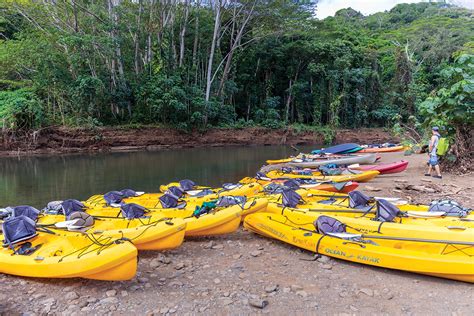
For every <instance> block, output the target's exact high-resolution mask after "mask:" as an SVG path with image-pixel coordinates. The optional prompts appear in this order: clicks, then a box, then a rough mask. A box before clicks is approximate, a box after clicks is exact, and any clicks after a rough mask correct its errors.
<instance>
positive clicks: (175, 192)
mask: <svg viewBox="0 0 474 316" xmlns="http://www.w3.org/2000/svg"><path fill="white" fill-rule="evenodd" d="M167 191H168V192H170V193H171V194H173V195H174V196H176V197H177V198H178V199H179V198H181V197H182V196H183V195H184V190H183V189H181V188H180V187H177V186H175V185H173V186H170V187H169V188H168V190H167Z"/></svg>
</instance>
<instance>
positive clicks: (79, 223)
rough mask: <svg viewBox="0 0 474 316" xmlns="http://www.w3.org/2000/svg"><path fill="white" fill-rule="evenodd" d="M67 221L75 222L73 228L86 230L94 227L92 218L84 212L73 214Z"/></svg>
mask: <svg viewBox="0 0 474 316" xmlns="http://www.w3.org/2000/svg"><path fill="white" fill-rule="evenodd" d="M67 219H68V221H73V220H76V222H75V223H74V227H75V228H79V227H80V228H87V227H92V226H94V217H92V216H91V215H89V214H87V213H86V212H74V213H72V214H70V215H69V217H68V218H67Z"/></svg>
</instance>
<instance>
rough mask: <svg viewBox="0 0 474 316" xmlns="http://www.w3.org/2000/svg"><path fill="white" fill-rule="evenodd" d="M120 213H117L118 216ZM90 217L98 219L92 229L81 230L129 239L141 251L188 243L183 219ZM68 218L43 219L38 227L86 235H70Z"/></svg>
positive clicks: (57, 216)
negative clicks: (185, 237) (185, 239)
mask: <svg viewBox="0 0 474 316" xmlns="http://www.w3.org/2000/svg"><path fill="white" fill-rule="evenodd" d="M116 213H117V212H115V215H116ZM87 214H89V215H92V216H93V217H94V223H93V224H92V226H89V227H84V228H83V229H81V230H82V231H85V232H86V233H89V234H90V235H92V236H103V237H110V238H115V239H117V238H121V237H123V238H127V239H128V240H130V241H131V242H132V243H133V244H134V245H135V247H137V249H139V250H167V249H174V248H177V247H179V246H181V244H182V243H183V241H184V234H185V229H186V223H185V221H184V220H183V219H180V218H172V219H171V218H168V219H165V218H163V217H161V218H157V217H155V218H151V217H148V218H139V219H126V218H123V217H116V216H115V215H113V216H110V217H101V216H100V215H99V214H96V213H95V212H94V211H93V210H87ZM61 223H65V224H68V223H67V221H66V220H65V217H64V215H45V214H43V215H40V216H39V217H38V225H40V226H44V227H47V228H48V229H50V230H54V231H55V232H58V230H59V229H60V231H61V232H62V233H63V234H67V235H72V236H80V235H81V234H82V233H78V232H77V231H74V230H73V231H69V230H68V227H67V226H64V227H62V225H61Z"/></svg>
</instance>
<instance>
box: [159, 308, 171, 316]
mask: <svg viewBox="0 0 474 316" xmlns="http://www.w3.org/2000/svg"><path fill="white" fill-rule="evenodd" d="M169 311H170V309H169V308H168V307H162V308H160V314H167V313H168V312H169Z"/></svg>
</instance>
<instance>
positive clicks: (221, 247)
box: [211, 244, 224, 250]
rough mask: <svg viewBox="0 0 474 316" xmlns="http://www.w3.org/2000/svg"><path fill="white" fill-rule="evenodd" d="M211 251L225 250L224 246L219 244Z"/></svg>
mask: <svg viewBox="0 0 474 316" xmlns="http://www.w3.org/2000/svg"><path fill="white" fill-rule="evenodd" d="M211 249H216V250H219V249H224V245H223V244H218V245H215V246H212V247H211Z"/></svg>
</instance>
